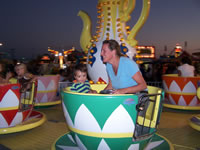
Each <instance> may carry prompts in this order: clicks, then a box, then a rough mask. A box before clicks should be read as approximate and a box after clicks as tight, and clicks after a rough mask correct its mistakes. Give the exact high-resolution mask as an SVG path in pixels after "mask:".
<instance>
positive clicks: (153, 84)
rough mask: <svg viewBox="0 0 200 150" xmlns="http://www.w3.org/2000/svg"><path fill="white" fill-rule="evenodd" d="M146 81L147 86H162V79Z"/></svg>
mask: <svg viewBox="0 0 200 150" xmlns="http://www.w3.org/2000/svg"><path fill="white" fill-rule="evenodd" d="M146 83H147V85H149V86H155V87H159V88H163V84H162V81H160V82H159V81H147V82H146Z"/></svg>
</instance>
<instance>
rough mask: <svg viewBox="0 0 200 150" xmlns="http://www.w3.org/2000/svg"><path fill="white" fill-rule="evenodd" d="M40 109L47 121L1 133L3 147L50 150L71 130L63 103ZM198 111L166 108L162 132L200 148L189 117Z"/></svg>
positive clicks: (185, 149) (177, 144)
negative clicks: (23, 128)
mask: <svg viewBox="0 0 200 150" xmlns="http://www.w3.org/2000/svg"><path fill="white" fill-rule="evenodd" d="M36 111H40V112H43V113H45V114H46V117H47V121H46V122H45V123H44V124H43V125H41V126H39V127H36V128H34V129H31V130H27V131H23V132H18V133H11V134H4V135H0V150H50V149H51V146H52V144H53V143H54V142H55V141H56V140H57V139H58V138H59V137H60V136H62V135H63V134H65V133H66V132H67V131H68V129H67V126H66V123H65V118H64V114H63V111H62V107H61V105H57V106H53V107H49V108H42V109H36ZM197 114H200V111H178V110H173V109H167V108H164V109H163V112H162V115H161V121H160V125H159V128H158V134H160V135H162V136H164V137H166V138H167V139H168V140H169V141H170V142H171V143H172V144H173V146H174V148H175V150H199V149H198V148H200V132H199V131H197V130H194V129H193V128H191V127H190V126H189V124H188V120H189V119H190V118H191V117H192V116H193V115H197ZM3 147H4V148H3ZM6 148H7V149H6Z"/></svg>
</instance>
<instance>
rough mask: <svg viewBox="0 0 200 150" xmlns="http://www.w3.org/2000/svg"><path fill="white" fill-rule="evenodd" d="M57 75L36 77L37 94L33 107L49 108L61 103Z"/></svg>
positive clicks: (58, 77)
mask: <svg viewBox="0 0 200 150" xmlns="http://www.w3.org/2000/svg"><path fill="white" fill-rule="evenodd" d="M59 80H60V76H59V75H44V76H38V77H37V82H38V87H37V93H36V98H35V99H36V100H35V104H34V106H35V107H36V108H37V107H39V108H41V107H42V108H44V107H50V106H54V105H57V104H60V103H61V98H60V97H59V96H58V83H59Z"/></svg>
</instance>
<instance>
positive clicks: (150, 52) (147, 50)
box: [136, 46, 155, 58]
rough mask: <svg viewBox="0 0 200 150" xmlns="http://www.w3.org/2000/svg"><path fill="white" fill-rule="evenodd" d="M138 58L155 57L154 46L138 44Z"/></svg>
mask: <svg viewBox="0 0 200 150" xmlns="http://www.w3.org/2000/svg"><path fill="white" fill-rule="evenodd" d="M136 52H137V55H136V58H155V47H154V46H136Z"/></svg>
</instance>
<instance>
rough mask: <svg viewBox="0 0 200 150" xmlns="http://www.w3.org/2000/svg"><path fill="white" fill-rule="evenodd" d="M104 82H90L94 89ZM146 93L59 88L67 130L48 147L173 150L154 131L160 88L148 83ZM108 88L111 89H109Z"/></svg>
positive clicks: (162, 96)
mask: <svg viewBox="0 0 200 150" xmlns="http://www.w3.org/2000/svg"><path fill="white" fill-rule="evenodd" d="M105 86H106V84H93V85H91V87H92V89H94V90H96V91H97V92H98V93H99V92H100V91H101V93H108V92H104V91H102V90H103V89H104V88H105ZM148 90H149V94H143V95H142V96H139V95H136V94H90V93H75V92H71V91H70V87H67V88H65V90H63V92H62V105H63V111H64V115H65V118H66V122H67V126H68V128H69V131H68V132H67V133H66V134H64V135H63V136H61V137H59V138H58V139H57V140H56V141H55V142H54V143H53V145H52V150H58V149H59V150H60V149H64V150H68V149H69V150H71V149H77V150H78V149H84V150H95V149H99V150H100V149H103V150H111V149H113V150H116V149H120V150H122V149H123V150H143V149H146V150H148V149H153V148H157V149H162V150H163V149H165V150H168V149H169V150H173V149H174V148H173V146H172V144H171V142H169V141H168V140H167V139H166V138H165V137H162V136H160V135H158V134H156V131H157V126H158V124H159V121H160V115H161V112H162V101H163V98H164V91H163V90H162V89H160V88H157V87H153V86H149V87H148ZM111 92H112V91H111Z"/></svg>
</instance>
